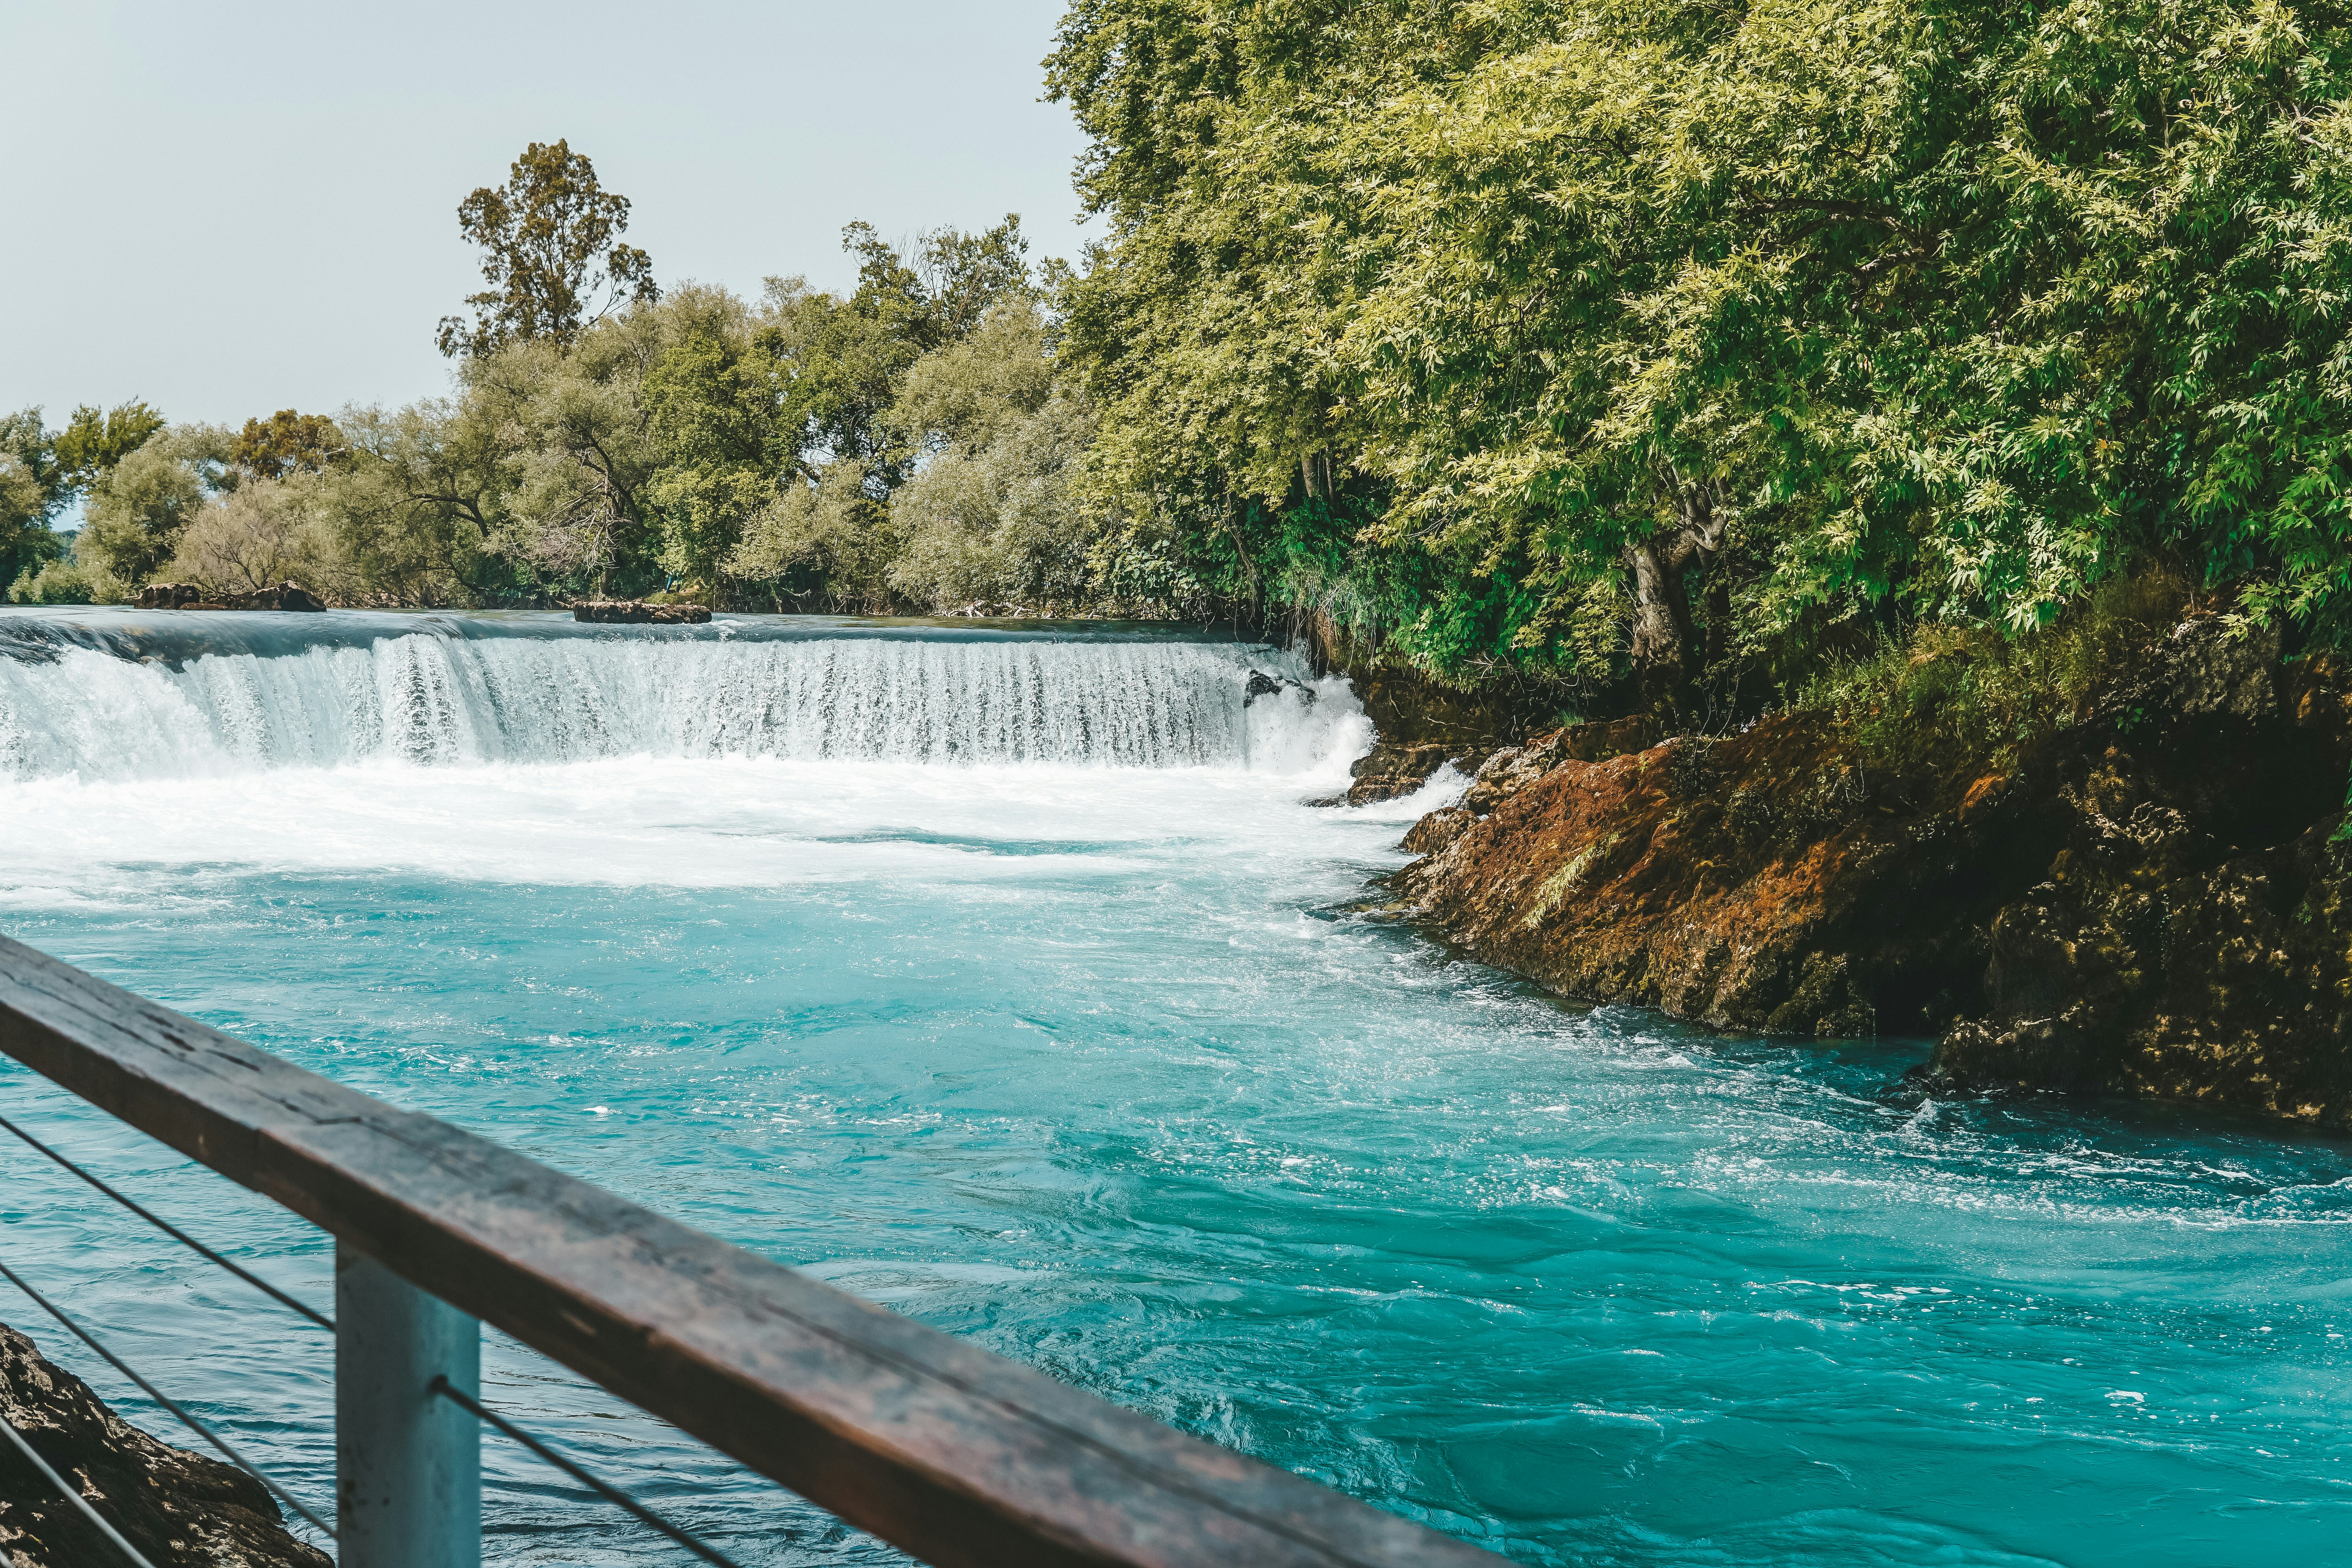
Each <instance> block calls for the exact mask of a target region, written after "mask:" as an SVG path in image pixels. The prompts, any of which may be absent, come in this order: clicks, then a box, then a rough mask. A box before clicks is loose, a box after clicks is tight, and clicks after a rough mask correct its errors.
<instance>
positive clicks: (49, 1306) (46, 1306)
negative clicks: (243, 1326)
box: [0, 1263, 335, 1541]
mask: <svg viewBox="0 0 2352 1568" xmlns="http://www.w3.org/2000/svg"><path fill="white" fill-rule="evenodd" d="M0 1276H5V1277H6V1279H7V1280H8V1283H10V1284H11V1285H14V1286H15V1287H16V1289H19V1290H22V1291H23V1292H24V1293H25V1294H26V1295H27V1296H29V1297H31V1298H32V1300H33V1305H35V1306H36V1307H38V1308H39V1309H40V1310H42V1311H44V1312H47V1314H48V1315H49V1316H50V1317H52V1318H55V1319H56V1320H57V1321H58V1322H59V1323H61V1324H63V1325H64V1326H65V1329H66V1331H67V1332H68V1333H70V1334H72V1335H73V1336H74V1338H76V1339H78V1340H79V1341H80V1342H82V1343H84V1344H86V1345H88V1346H89V1348H90V1349H92V1350H94V1351H96V1352H98V1353H99V1354H100V1355H102V1356H104V1357H105V1358H106V1363H107V1364H108V1365H109V1366H111V1367H112V1368H114V1370H115V1371H117V1372H119V1373H121V1374H122V1375H123V1376H125V1377H127V1378H129V1379H130V1380H131V1382H133V1383H135V1384H138V1385H139V1386H140V1387H141V1388H142V1390H144V1391H145V1393H146V1394H147V1397H148V1398H150V1399H152V1400H153V1401H154V1402H155V1403H156V1404H158V1405H162V1406H163V1408H164V1409H166V1410H168V1411H170V1412H171V1413H172V1414H173V1415H176V1416H178V1417H179V1419H180V1424H181V1425H182V1426H185V1427H187V1428H188V1430H190V1431H191V1432H194V1434H195V1435H196V1436H199V1437H202V1438H203V1439H204V1440H205V1442H207V1443H210V1444H211V1445H212V1446H213V1447H215V1448H218V1449H219V1450H220V1451H221V1452H222V1453H223V1454H225V1455H226V1456H227V1457H228V1461H229V1463H231V1464H233V1465H235V1466H236V1468H238V1469H240V1470H243V1471H244V1472H245V1473H246V1474H247V1475H248V1476H251V1477H252V1478H253V1479H255V1480H257V1481H259V1482H260V1483H261V1484H262V1485H263V1486H265V1487H267V1488H268V1489H269V1492H270V1495H271V1496H273V1497H275V1498H277V1499H278V1501H280V1502H282V1503H284V1504H285V1505H286V1506H287V1507H288V1508H290V1509H292V1510H294V1511H295V1512H296V1513H299V1514H300V1515H301V1516H302V1517H303V1518H304V1519H306V1520H308V1521H310V1527H311V1528H312V1529H314V1530H316V1531H319V1532H320V1534H322V1535H324V1536H325V1537H326V1538H327V1539H328V1540H330V1541H332V1540H333V1539H335V1532H334V1531H331V1530H329V1529H328V1528H327V1526H326V1524H325V1523H324V1522H323V1521H320V1518H319V1516H318V1515H317V1514H315V1513H312V1512H311V1511H310V1510H309V1509H307V1508H304V1507H303V1506H302V1505H301V1503H300V1502H299V1501H298V1500H296V1499H295V1497H294V1494H293V1493H292V1492H289V1491H288V1490H287V1489H285V1488H284V1487H281V1486H279V1485H278V1483H277V1482H276V1481H273V1480H271V1479H269V1478H268V1476H265V1475H263V1474H262V1473H261V1472H260V1471H259V1470H258V1469H256V1468H254V1465H253V1461H252V1460H250V1459H248V1458H246V1457H245V1456H244V1455H243V1454H240V1453H238V1452H237V1451H236V1449H235V1448H233V1447H230V1446H229V1445H228V1443H227V1442H226V1440H224V1439H223V1438H222V1437H221V1436H218V1435H217V1434H216V1433H215V1432H214V1431H213V1429H212V1428H211V1427H209V1426H205V1424H204V1423H203V1422H201V1421H199V1420H197V1419H196V1418H195V1417H194V1416H193V1415H189V1414H188V1413H187V1412H186V1411H185V1410H183V1409H181V1408H180V1406H179V1405H177V1404H175V1403H173V1401H172V1400H171V1399H169V1398H168V1397H166V1396H165V1395H164V1394H163V1391H162V1390H161V1389H158V1388H157V1387H156V1386H155V1385H154V1384H152V1383H150V1382H148V1381H147V1380H146V1379H145V1378H143V1377H142V1376H140V1375H139V1374H138V1373H135V1372H133V1371H131V1367H130V1364H129V1363H126V1362H125V1361H124V1360H123V1359H122V1358H121V1356H119V1355H116V1354H115V1353H114V1352H112V1351H110V1350H108V1349H107V1348H106V1347H105V1346H104V1345H102V1344H100V1343H99V1342H98V1341H96V1340H95V1339H93V1338H91V1337H90V1334H89V1331H88V1330H87V1329H85V1328H83V1327H82V1326H81V1325H80V1324H79V1323H77V1322H75V1321H73V1320H72V1319H71V1318H68V1317H67V1316H66V1315H65V1314H64V1313H63V1312H61V1311H59V1310H58V1309H57V1307H56V1306H55V1305H54V1304H53V1303H52V1302H51V1301H50V1300H49V1299H48V1298H47V1296H44V1295H42V1294H41V1293H40V1292H39V1291H38V1290H36V1289H33V1288H32V1287H31V1286H30V1285H28V1284H26V1282H25V1278H24V1276H23V1275H21V1274H18V1273H17V1272H16V1270H15V1269H13V1268H9V1267H8V1266H7V1265H6V1264H5V1263H0Z"/></svg>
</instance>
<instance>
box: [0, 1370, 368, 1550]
mask: <svg viewBox="0 0 2352 1568" xmlns="http://www.w3.org/2000/svg"><path fill="white" fill-rule="evenodd" d="M0 1415H5V1417H6V1418H7V1420H8V1422H9V1424H10V1425H12V1426H15V1427H16V1430H17V1431H19V1432H21V1433H23V1434H24V1436H25V1437H26V1440H27V1441H29V1442H30V1443H31V1444H32V1446H33V1447H34V1449H35V1450H36V1451H37V1452H38V1453H39V1454H40V1456H41V1458H43V1459H44V1460H46V1461H47V1464H48V1466H49V1468H51V1469H53V1470H55V1471H57V1472H58V1475H59V1476H61V1477H64V1478H65V1479H67V1480H68V1482H70V1483H71V1484H73V1485H75V1486H77V1487H79V1489H80V1490H81V1494H82V1496H83V1497H84V1498H86V1499H88V1500H89V1502H90V1504H91V1506H93V1507H94V1508H96V1509H97V1510H98V1511H99V1513H100V1516H102V1517H103V1518H104V1519H105V1520H106V1521H107V1522H108V1523H109V1524H111V1525H112V1526H113V1527H114V1528H115V1529H116V1530H118V1531H121V1533H122V1536H123V1538H124V1539H125V1540H127V1541H129V1542H131V1545H133V1546H135V1547H137V1548H138V1549H139V1550H140V1552H142V1553H143V1554H144V1555H145V1556H146V1558H147V1560H148V1561H149V1562H151V1563H154V1564H155V1565H156V1568H330V1563H329V1560H328V1557H327V1554H326V1553H325V1552H320V1550H318V1549H317V1548H316V1547H312V1546H307V1545H304V1544H303V1543H302V1542H299V1541H297V1540H295V1539H294V1538H293V1537H292V1536H291V1535H289V1534H288V1533H287V1532H286V1530H285V1528H284V1526H283V1525H282V1524H281V1523H280V1522H279V1519H280V1515H279V1513H278V1504H277V1503H276V1501H275V1500H272V1499H271V1497H270V1495H269V1493H268V1491H267V1490H266V1489H264V1488H263V1487H262V1486H261V1484H260V1483H259V1482H258V1481H256V1480H255V1479H253V1478H252V1477H250V1476H247V1474H246V1473H245V1472H244V1471H242V1470H239V1469H236V1468H232V1467H231V1466H228V1465H225V1464H221V1463H219V1462H218V1461H216V1460H213V1459H207V1458H203V1457H201V1456H199V1455H196V1454H191V1453H189V1452H187V1451H186V1450H185V1449H182V1448H174V1447H171V1446H170V1445H168V1444H165V1443H159V1442H157V1441H156V1440H155V1439H154V1438H152V1437H151V1436H148V1435H147V1434H146V1433H144V1432H142V1431H140V1430H139V1429H138V1428H137V1427H135V1426H131V1425H130V1424H129V1423H128V1422H126V1421H124V1420H123V1419H122V1418H121V1416H119V1415H115V1414H114V1412H113V1411H112V1410H110V1409H109V1408H107V1406H106V1405H105V1404H104V1403H103V1402H102V1401H100V1399H99V1397H98V1396H97V1395H96V1394H92V1393H91V1392H90V1391H89V1384H85V1383H83V1382H82V1381H81V1379H79V1378H78V1377H76V1376H74V1375H73V1374H72V1373H69V1372H67V1371H65V1370H64V1369H63V1368H61V1367H58V1366H56V1365H54V1364H53V1363H50V1362H48V1361H46V1360H44V1359H43V1358H42V1356H41V1354H40V1352H38V1351H37V1350H36V1349H35V1348H34V1346H33V1342H32V1341H31V1340H28V1339H26V1337H25V1336H24V1335H22V1334H20V1333H17V1332H16V1331H15V1330H13V1329H10V1328H8V1327H6V1326H5V1324H0ZM120 1556H121V1554H120V1553H119V1552H117V1551H116V1550H115V1548H114V1547H113V1545H112V1544H111V1543H110V1542H108V1541H107V1540H106V1538H105V1537H104V1536H102V1535H100V1533H99V1532H98V1531H97V1529H96V1528H95V1527H94V1526H92V1525H91V1524H90V1522H89V1520H88V1519H87V1518H85V1517H84V1516H83V1514H82V1512H81V1510H79V1509H78V1508H76V1507H74V1506H73V1504H72V1503H70V1502H68V1501H67V1500H65V1499H64V1498H62V1497H60V1496H58V1494H57V1491H56V1489H54V1488H53V1487H51V1486H50V1485H49V1484H48V1482H47V1480H46V1479H43V1478H42V1477H41V1475H40V1473H39V1472H38V1471H37V1470H36V1469H34V1468H33V1467H32V1466H31V1465H29V1464H27V1463H26V1462H25V1458H24V1457H23V1456H22V1455H21V1454H19V1453H18V1452H17V1451H16V1446H15V1445H14V1444H11V1443H8V1442H7V1441H6V1440H5V1438H0V1562H5V1563H7V1564H8V1568H95V1565H96V1564H100V1563H115V1562H117V1561H118V1560H119V1559H120Z"/></svg>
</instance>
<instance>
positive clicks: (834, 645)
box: [0, 630, 1370, 782]
mask: <svg viewBox="0 0 2352 1568" xmlns="http://www.w3.org/2000/svg"><path fill="white" fill-rule="evenodd" d="M174 662H176V664H177V668H174V667H173V665H174ZM1254 671H1265V672H1270V673H1271V674H1273V675H1276V676H1278V677H1280V678H1282V679H1283V681H1284V684H1283V685H1282V686H1281V688H1280V689H1277V690H1273V691H1265V692H1262V693H1261V694H1260V695H1258V696H1256V697H1255V698H1252V697H1251V696H1250V695H1249V691H1248V684H1249V680H1250V677H1251V675H1252V673H1253V672H1254ZM1261 684H1263V683H1261ZM1369 742H1370V726H1369V724H1368V723H1367V722H1366V721H1365V720H1364V718H1363V715H1362V711H1361V710H1360V708H1359V707H1358V705H1357V703H1356V700H1355V699H1354V697H1353V695H1352V694H1351V693H1349V690H1348V689H1347V684H1346V682H1345V681H1343V680H1326V681H1323V682H1320V683H1312V682H1309V681H1308V680H1307V671H1306V670H1305V669H1304V668H1300V667H1299V665H1298V662H1297V660H1296V659H1295V658H1291V657H1290V656H1288V655H1286V654H1282V653H1279V652H1276V650H1273V649H1270V648H1266V647H1246V646H1244V645H1238V644H1229V643H1197V642H1171V641H1160V640H1130V641H1117V640H1103V641H1052V640H970V641H966V640H906V641H899V640H889V639H884V638H874V637H844V638H810V639H805V640H793V641H759V640H749V639H727V638H720V639H700V640H680V639H675V638H667V639H665V638H654V637H628V636H618V637H593V638H591V637H546V638H540V637H497V638H489V639H469V638H467V637H455V636H448V635H442V634H438V633H436V632H434V631H431V630H425V631H417V632H411V633H407V634H406V635H399V636H387V637H377V638H375V639H374V640H373V641H372V642H366V643H362V644H359V645H356V646H311V647H306V648H302V649H300V650H299V651H293V652H288V653H282V654H278V655H277V656H275V657H257V655H255V654H252V653H246V652H214V653H205V654H202V655H199V656H197V657H193V658H185V659H183V660H178V661H165V660H160V659H155V658H144V659H142V658H122V657H118V655H116V654H115V653H111V652H101V651H96V650H93V649H89V648H83V647H68V648H66V649H63V650H62V651H59V652H57V653H56V654H54V656H53V657H50V658H46V659H44V660H41V661H29V660H25V659H17V658H0V777H15V778H17V779H38V778H51V777H58V776H63V775H73V776H77V777H79V778H80V779H82V780H84V781H86V782H94V781H98V780H104V779H133V778H155V777H159V776H163V777H184V776H189V775H220V774H226V773H244V772H249V771H252V770H255V769H262V768H321V767H340V766H344V765H348V764H353V763H410V764H421V765H427V766H464V765H467V764H479V763H574V762H586V761H593V760H595V759H599V758H607V757H626V756H646V757H654V758H662V759H682V760H683V759H716V758H772V759H777V760H785V761H829V760H844V761H863V762H892V763H1056V764H1062V765H1079V766H1087V765H1092V766H1111V767H1136V768H1167V767H1188V766H1189V767H1204V766H1205V767H1223V768H1244V769H1248V770H1250V771H1252V772H1272V773H1301V772H1304V771H1306V770H1308V769H1310V768H1313V767H1315V766H1316V765H1317V764H1318V763H1326V762H1328V761H1330V760H1332V759H1334V758H1335V757H1336V758H1339V759H1341V760H1344V758H1345V757H1347V756H1350V755H1353V754H1355V753H1356V752H1360V751H1361V750H1362V749H1363V747H1364V746H1365V745H1367V744H1368V743H1369Z"/></svg>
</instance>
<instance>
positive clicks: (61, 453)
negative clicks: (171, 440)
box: [53, 398, 164, 492]
mask: <svg viewBox="0 0 2352 1568" xmlns="http://www.w3.org/2000/svg"><path fill="white" fill-rule="evenodd" d="M163 424H164V421H163V416H162V415H161V414H158V413H156V412H155V411H154V410H153V409H152V408H150V407H148V406H147V405H146V404H144V403H142V402H141V401H139V400H138V399H137V398H133V399H131V401H130V402H128V403H121V404H117V405H115V406H114V407H113V408H111V409H109V410H107V411H106V412H104V413H100V411H99V410H98V409H96V408H93V407H90V406H89V405H87V404H85V405H82V406H81V407H79V408H77V409H75V410H74V411H73V417H72V418H71V419H69V420H68V421H67V422H66V427H65V428H64V429H63V430H61V431H59V432H58V435H57V437H56V439H55V441H54V443H53V447H54V450H55V453H56V459H57V465H58V474H59V475H60V476H61V477H62V479H64V482H65V485H66V488H67V489H68V490H72V491H77V492H79V491H86V490H88V489H89V488H90V487H91V486H92V485H95V484H96V483H98V481H99V480H100V479H103V478H104V477H105V476H106V474H107V473H108V471H109V470H110V469H111V468H113V467H114V465H115V464H117V463H119V462H121V461H122V459H123V458H127V457H129V456H130V455H131V453H133V452H135V451H137V450H138V449H139V448H140V447H142V446H144V445H145V444H146V443H147V440H148V438H149V437H152V436H153V435H155V434H156V433H157V432H158V431H161V430H162V429H163Z"/></svg>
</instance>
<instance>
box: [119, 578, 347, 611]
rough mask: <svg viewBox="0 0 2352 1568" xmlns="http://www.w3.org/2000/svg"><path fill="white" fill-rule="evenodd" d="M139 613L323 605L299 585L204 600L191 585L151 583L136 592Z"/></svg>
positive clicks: (319, 607) (317, 607)
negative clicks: (143, 611)
mask: <svg viewBox="0 0 2352 1568" xmlns="http://www.w3.org/2000/svg"><path fill="white" fill-rule="evenodd" d="M139 607H140V608H141V609H142V610H300V611H305V612H309V611H319V610H324V609H325V608H326V607H327V605H326V602H325V601H324V600H322V599H320V597H319V595H316V594H313V593H312V592H310V589H308V588H305V587H304V586H302V584H299V583H280V584H278V585H277V586H276V587H274V588H264V589H262V590H261V591H260V592H258V593H254V594H224V595H220V596H219V597H218V598H212V599H207V598H206V597H205V592H204V590H203V589H202V588H199V587H197V586H196V584H194V583H151V584H148V585H147V586H146V587H144V588H142V589H140V590H139Z"/></svg>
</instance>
